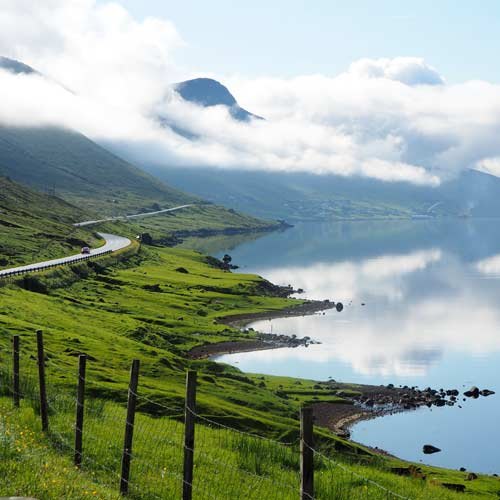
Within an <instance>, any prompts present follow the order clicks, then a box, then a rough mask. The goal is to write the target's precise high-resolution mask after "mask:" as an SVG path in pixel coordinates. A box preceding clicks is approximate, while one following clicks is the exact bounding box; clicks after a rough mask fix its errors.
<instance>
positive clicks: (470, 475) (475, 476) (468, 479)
mask: <svg viewBox="0 0 500 500" xmlns="http://www.w3.org/2000/svg"><path fill="white" fill-rule="evenodd" d="M474 479H477V474H475V473H474V472H469V474H467V477H466V478H465V480H466V481H474Z"/></svg>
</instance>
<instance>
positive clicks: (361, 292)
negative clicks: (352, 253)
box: [256, 249, 442, 301]
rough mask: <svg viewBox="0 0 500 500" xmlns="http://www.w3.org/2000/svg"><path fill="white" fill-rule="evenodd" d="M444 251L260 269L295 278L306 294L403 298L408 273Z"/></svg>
mask: <svg viewBox="0 0 500 500" xmlns="http://www.w3.org/2000/svg"><path fill="white" fill-rule="evenodd" d="M441 255H442V254H441V251H440V250H438V249H430V250H423V251H416V252H411V253H409V254H406V255H383V256H379V257H376V258H373V259H366V260H361V261H359V262H355V261H343V262H339V263H327V262H321V263H316V264H313V265H310V266H302V267H299V266H291V267H281V268H276V269H270V270H268V269H265V268H264V269H258V268H257V270H256V272H257V273H260V274H265V276H266V278H267V279H269V280H271V281H272V282H273V283H277V284H283V285H284V284H287V283H289V282H290V280H292V282H293V286H294V287H295V288H302V289H304V290H305V291H306V296H307V298H310V299H317V300H321V299H325V298H329V297H334V298H335V300H343V301H346V300H352V299H356V298H362V297H383V298H386V299H388V300H393V301H394V300H402V299H403V298H404V284H405V282H404V280H403V279H402V278H403V277H404V276H405V275H407V274H410V273H414V272H416V271H420V270H423V269H425V268H426V267H427V266H429V265H430V264H432V263H435V262H438V261H439V260H440V259H441Z"/></svg>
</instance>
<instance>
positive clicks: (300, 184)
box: [146, 166, 500, 221]
mask: <svg viewBox="0 0 500 500" xmlns="http://www.w3.org/2000/svg"><path fill="white" fill-rule="evenodd" d="M146 168H147V170H148V171H150V172H151V173H153V174H155V175H157V176H158V177H159V178H161V179H163V180H165V181H166V182H168V183H169V184H171V185H173V186H175V187H177V188H179V189H184V190H189V192H192V193H194V194H196V195H198V196H201V197H203V198H204V199H207V200H210V201H212V202H214V203H218V204H224V205H225V206H227V207H232V208H235V209H236V210H241V211H244V212H246V213H249V214H252V215H254V216H257V217H270V218H284V219H287V220H291V221H294V220H295V221H298V220H325V219H370V218H386V217H391V218H410V217H415V218H427V217H435V216H454V217H457V216H462V217H468V216H481V217H492V216H499V215H500V178H498V177H494V176H492V175H489V174H485V173H483V172H478V171H476V170H465V171H463V172H461V173H460V174H458V175H457V177H456V178H454V179H452V180H449V181H447V182H443V183H442V184H441V185H440V186H438V187H435V188H431V187H424V186H416V185H414V184H411V183H407V182H383V181H379V180H376V179H371V178H363V177H342V176H337V175H316V174H312V173H304V172H302V173H301V172H297V173H283V172H272V171H259V172H256V171H249V170H236V169H235V170H228V169H217V168H205V167H199V168H177V167H161V166H147V167H146Z"/></svg>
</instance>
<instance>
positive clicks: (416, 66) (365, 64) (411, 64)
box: [349, 57, 444, 85]
mask: <svg viewBox="0 0 500 500" xmlns="http://www.w3.org/2000/svg"><path fill="white" fill-rule="evenodd" d="M349 73H351V74H353V75H355V76H358V77H361V78H386V79H389V80H395V81H398V82H401V83H404V84H405V85H440V84H442V83H444V80H443V77H442V76H441V75H440V74H439V73H438V72H437V71H436V70H435V69H434V68H432V67H431V66H429V65H428V64H426V63H425V61H424V60H423V59H420V58H417V57H396V58H394V59H385V58H384V59H360V60H359V61H356V62H354V63H352V64H351V66H350V67H349Z"/></svg>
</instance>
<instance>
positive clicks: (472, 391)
mask: <svg viewBox="0 0 500 500" xmlns="http://www.w3.org/2000/svg"><path fill="white" fill-rule="evenodd" d="M464 396H467V397H468V398H478V397H479V389H478V388H477V387H476V386H475V385H474V386H472V387H471V388H470V389H469V390H468V391H465V392H464Z"/></svg>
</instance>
